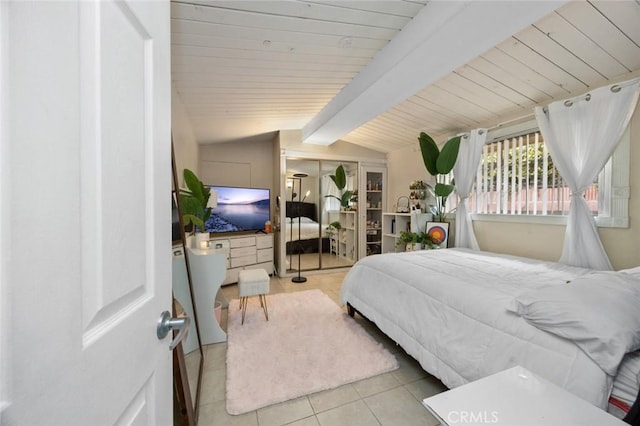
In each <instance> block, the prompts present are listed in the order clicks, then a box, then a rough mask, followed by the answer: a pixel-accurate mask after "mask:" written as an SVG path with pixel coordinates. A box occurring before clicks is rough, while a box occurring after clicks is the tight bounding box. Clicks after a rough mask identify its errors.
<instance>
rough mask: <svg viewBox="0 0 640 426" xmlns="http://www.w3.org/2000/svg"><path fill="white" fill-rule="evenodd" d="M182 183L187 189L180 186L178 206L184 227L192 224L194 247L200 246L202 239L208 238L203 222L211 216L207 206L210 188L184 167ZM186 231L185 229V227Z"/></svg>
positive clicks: (206, 239) (209, 208)
mask: <svg viewBox="0 0 640 426" xmlns="http://www.w3.org/2000/svg"><path fill="white" fill-rule="evenodd" d="M183 176H184V183H185V185H187V189H184V188H180V207H181V208H182V221H183V223H184V226H185V228H187V226H189V225H191V224H193V232H194V233H195V235H196V243H195V244H196V247H198V248H200V245H201V242H202V241H208V240H209V233H208V232H206V230H205V224H206V222H207V220H209V218H210V217H211V207H208V206H207V205H208V204H209V197H210V196H211V190H210V189H209V188H208V187H206V186H205V185H204V184H203V183H202V181H200V179H198V177H197V176H196V175H195V173H193V172H192V171H191V170H189V169H184V173H183ZM185 231H186V229H185Z"/></svg>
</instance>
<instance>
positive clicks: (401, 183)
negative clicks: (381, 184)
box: [387, 136, 441, 211]
mask: <svg viewBox="0 0 640 426" xmlns="http://www.w3.org/2000/svg"><path fill="white" fill-rule="evenodd" d="M436 142H437V143H440V142H441V141H436ZM414 180H422V181H424V182H427V183H430V184H433V177H432V176H431V175H430V174H429V173H428V172H427V169H426V168H425V167H424V162H423V161H422V153H421V152H420V146H419V145H418V137H417V136H416V143H415V145H412V146H409V147H407V148H402V149H397V150H395V151H391V152H390V153H389V155H388V159H387V182H388V183H387V206H388V207H387V210H389V211H394V208H393V207H394V205H395V204H396V202H397V201H398V198H400V197H402V196H405V197H408V196H409V192H410V190H409V185H410V184H411V182H412V181H414Z"/></svg>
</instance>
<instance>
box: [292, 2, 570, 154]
mask: <svg viewBox="0 0 640 426" xmlns="http://www.w3.org/2000/svg"><path fill="white" fill-rule="evenodd" d="M565 3H567V1H562V0H555V1H535V0H533V1H463V2H461V1H430V2H429V3H427V5H425V7H424V8H423V9H422V10H421V11H420V12H419V13H418V14H417V15H416V16H415V17H414V18H413V19H412V20H411V21H410V22H409V23H408V24H407V25H406V26H405V27H404V28H403V29H402V30H401V31H400V32H399V33H398V34H397V35H396V36H395V37H394V38H393V39H392V40H391V41H390V42H389V44H387V46H385V47H384V48H383V49H382V50H381V51H380V52H379V53H378V54H377V55H376V56H375V57H374V58H373V59H372V60H371V62H370V63H369V64H368V65H367V66H366V67H365V68H363V69H362V71H361V72H360V73H358V75H356V76H355V77H354V78H353V80H351V82H349V83H348V84H347V85H346V86H345V87H344V88H343V89H342V90H341V91H340V92H339V93H338V94H337V95H336V96H335V97H334V98H333V99H332V100H331V101H330V102H329V103H328V104H327V105H325V106H324V108H323V109H322V110H321V111H320V112H319V113H318V114H317V115H316V116H315V117H314V118H313V119H311V121H309V123H307V124H306V125H305V127H304V128H303V129H302V138H303V143H309V144H320V145H330V144H332V143H333V142H335V141H337V140H338V139H340V138H341V137H342V136H344V135H346V134H348V133H350V132H351V131H353V130H355V129H357V128H358V127H360V126H362V125H363V124H365V123H366V122H368V121H369V120H372V119H373V118H375V117H376V116H378V115H379V114H381V113H383V112H384V111H386V110H388V109H390V108H392V107H393V106H394V105H396V104H397V103H399V102H401V101H403V100H405V99H407V98H408V97H410V96H412V95H414V94H415V93H417V92H419V91H420V90H422V89H424V88H425V87H427V86H428V85H430V84H432V83H434V82H436V81H438V80H439V79H441V78H442V77H444V76H445V75H447V74H448V73H450V72H451V71H453V70H454V69H456V68H457V67H459V66H461V65H463V64H465V63H467V62H469V61H470V60H472V59H474V58H476V57H477V56H478V55H480V54H482V53H484V52H485V51H487V50H489V49H490V48H492V47H493V46H495V45H497V44H498V43H500V42H502V41H503V40H505V39H507V38H508V37H510V36H511V35H513V34H515V33H517V32H518V31H520V30H521V29H523V28H525V27H526V26H527V25H530V24H532V23H534V22H536V21H538V20H539V19H541V18H542V17H544V16H546V15H548V14H549V13H551V12H553V11H554V10H556V9H557V8H559V7H560V6H562V5H563V4H565Z"/></svg>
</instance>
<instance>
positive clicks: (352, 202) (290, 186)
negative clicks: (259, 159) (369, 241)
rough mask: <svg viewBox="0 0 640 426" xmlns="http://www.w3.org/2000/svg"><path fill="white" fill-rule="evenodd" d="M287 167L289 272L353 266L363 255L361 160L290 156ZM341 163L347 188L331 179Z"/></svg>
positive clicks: (285, 235) (284, 229)
mask: <svg viewBox="0 0 640 426" xmlns="http://www.w3.org/2000/svg"><path fill="white" fill-rule="evenodd" d="M286 165H287V167H286V175H285V176H286V194H285V196H286V197H285V198H286V207H285V216H286V220H285V222H284V223H283V225H282V226H281V233H282V234H283V241H285V243H286V260H285V265H286V270H287V273H289V274H292V273H294V274H295V273H296V272H298V267H299V268H300V271H310V270H318V269H331V268H341V267H345V266H351V265H352V264H353V263H354V262H355V261H356V260H357V258H358V253H357V247H358V238H357V212H356V211H355V209H356V206H357V187H358V181H357V177H358V173H357V168H358V167H357V163H355V162H340V161H329V160H310V159H287V162H286ZM340 165H342V168H343V170H344V172H345V173H344V182H338V183H340V184H341V185H342V187H338V186H337V184H336V182H335V181H334V180H333V179H332V178H331V177H330V175H336V170H337V169H338V167H339V166H340ZM345 194H346V195H345Z"/></svg>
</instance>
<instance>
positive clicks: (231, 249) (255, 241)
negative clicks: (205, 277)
mask: <svg viewBox="0 0 640 426" xmlns="http://www.w3.org/2000/svg"><path fill="white" fill-rule="evenodd" d="M210 246H211V248H212V249H214V250H216V251H224V252H226V253H227V274H226V277H225V280H224V281H223V283H222V284H223V285H224V284H231V283H235V282H238V274H239V273H240V271H242V270H243V269H258V268H262V269H264V270H265V271H267V274H269V275H271V274H273V234H259V235H238V236H225V237H214V238H212V239H211V240H210Z"/></svg>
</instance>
